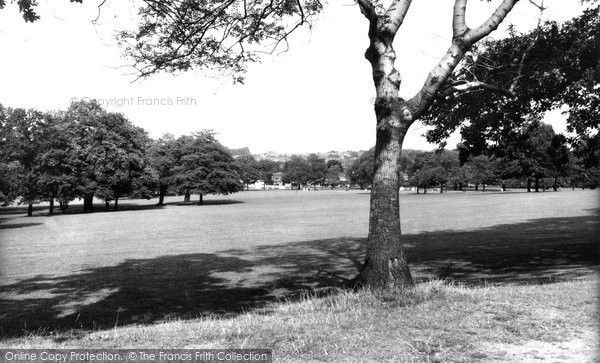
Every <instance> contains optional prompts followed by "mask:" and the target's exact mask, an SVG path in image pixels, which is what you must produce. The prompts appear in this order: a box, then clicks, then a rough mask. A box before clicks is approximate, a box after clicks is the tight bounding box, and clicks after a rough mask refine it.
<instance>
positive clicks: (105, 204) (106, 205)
mask: <svg viewBox="0 0 600 363" xmlns="http://www.w3.org/2000/svg"><path fill="white" fill-rule="evenodd" d="M104 210H105V211H107V212H108V211H109V210H110V202H109V201H108V200H105V201H104Z"/></svg>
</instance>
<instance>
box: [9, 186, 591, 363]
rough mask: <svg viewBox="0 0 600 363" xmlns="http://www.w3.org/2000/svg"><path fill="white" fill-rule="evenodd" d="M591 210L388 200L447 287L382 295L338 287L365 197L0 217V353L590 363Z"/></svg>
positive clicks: (409, 240)
mask: <svg viewBox="0 0 600 363" xmlns="http://www.w3.org/2000/svg"><path fill="white" fill-rule="evenodd" d="M599 196H600V193H598V191H561V192H557V193H554V192H546V193H522V192H515V193H510V192H508V193H475V192H473V193H466V194H463V193H452V192H450V193H446V194H443V195H440V194H427V195H422V194H421V195H416V194H403V195H402V198H401V213H402V226H403V233H404V242H405V244H406V247H407V253H408V258H409V262H410V263H411V268H412V271H413V273H414V275H415V277H417V280H418V281H428V280H429V279H431V278H437V279H445V281H446V283H441V282H439V281H435V280H434V281H433V282H429V283H424V284H422V285H420V286H419V287H418V288H417V289H416V290H415V291H414V292H412V293H410V294H409V295H406V294H405V293H401V294H396V295H394V294H391V295H390V296H378V295H377V294H373V293H370V292H368V291H367V292H365V291H362V292H350V291H348V290H339V289H345V288H347V287H348V284H349V282H350V280H351V279H352V278H353V277H354V276H355V275H356V274H357V272H358V270H359V269H360V266H361V264H362V260H363V257H364V249H365V237H366V233H367V227H368V226H367V217H368V208H369V207H368V202H369V194H368V193H361V192H355V191H349V192H344V191H321V192H316V191H312V192H303V191H300V192H295V191H293V192H292V191H273V192H244V193H239V194H236V195H233V196H228V197H209V198H208V199H207V201H206V202H207V203H206V205H204V206H196V205H183V204H181V203H179V201H180V199H179V198H172V199H170V200H168V202H169V203H168V205H167V206H165V207H163V208H158V207H156V206H154V205H153V203H156V201H131V202H129V203H128V202H126V201H125V202H124V203H122V205H121V206H122V210H121V211H118V212H96V213H91V214H81V213H76V212H77V207H73V208H72V209H71V211H70V212H69V213H67V214H65V215H60V214H59V215H55V216H52V217H48V216H46V215H45V214H44V213H45V211H42V210H39V211H36V213H35V215H34V217H31V218H27V217H24V216H23V215H24V210H23V209H18V208H12V209H6V208H5V209H0V335H2V336H3V337H4V340H3V343H0V345H4V346H35V345H36V344H42V345H44V346H64V345H65V344H66V346H82V347H83V346H111V347H112V346H121V347H131V346H138V345H140V344H142V345H144V346H152V344H154V346H156V345H158V346H163V347H164V346H173V347H182V346H221V347H222V346H225V347H239V346H255V347H256V346H260V347H263V346H264V347H270V348H273V349H275V353H276V357H278V358H280V359H283V360H286V359H289V360H303V359H318V358H319V357H327V358H324V359H334V360H355V359H357V358H360V356H361V354H367V352H369V351H371V352H373V353H372V354H373V355H372V356H363V358H365V359H390V357H417V358H423V357H426V356H431V357H434V358H435V357H437V358H436V359H442V360H443V361H445V360H448V358H450V359H451V360H461V359H462V360H472V359H476V358H477V357H478V355H479V358H481V359H484V358H486V357H487V358H489V359H492V360H493V359H498V360H520V358H522V357H528V356H527V354H529V350H527V349H525V350H524V351H523V352H521V353H522V354H521V353H518V352H517V353H518V354H521V355H518V354H517V353H515V352H516V351H518V349H517V348H519V349H522V350H523V349H524V348H523V344H524V343H523V342H529V343H527V344H534V345H533V346H532V348H531V349H530V350H533V351H538V352H541V351H544V350H545V348H547V349H550V350H552V349H554V348H556V347H559V348H556V349H555V350H554V353H555V356H553V358H554V359H558V360H560V359H562V358H561V356H563V358H564V357H567V358H568V357H569V352H567V353H565V352H563V351H561V350H560V349H562V348H560V344H559V343H561V342H562V343H564V342H569V341H572V342H571V343H570V346H574V347H577V346H578V345H577V344H579V345H582V344H583V345H584V346H585V348H586V349H583V351H584V353H585V354H587V355H585V354H584V355H583V356H581V357H580V358H582V357H589V356H590V354H592V352H593V350H594V347H593V346H589V344H588V343H586V342H587V341H588V340H589V341H594V340H595V339H594V338H595V334H597V330H596V327H595V324H594V323H595V322H596V320H593V319H597V318H598V314H597V313H598V301H597V300H598V299H597V296H596V295H597V294H596V292H597V289H596V287H597V281H598V278H597V267H598V262H599V261H598V251H599V250H598V248H599V244H598V235H599V233H598V232H600V224H599V223H598V222H599V219H598V215H599V213H598V212H599V209H598V207H599V204H598V199H599ZM451 281H455V282H456V283H460V284H464V285H453V284H451V283H449V282H451ZM490 284H492V285H494V286H493V287H492V286H491V285H490ZM307 290H309V291H312V294H313V295H311V297H310V298H306V297H304V298H300V300H299V301H298V299H299V296H300V297H301V296H304V295H303V294H305V291H307ZM290 299H291V300H290ZM282 300H283V302H281V301H282ZM448 311H450V313H444V312H448ZM158 323H162V324H158ZM361 326H362V327H363V328H364V329H363V330H364V331H362V332H361ZM115 327H117V329H115ZM244 329H251V331H252V332H253V334H251V335H247V334H246V333H243V334H242V331H243V330H244ZM397 330H398V331H397ZM236 331H237V332H238V333H235V332H236ZM107 332H110V334H109V333H107ZM277 332H279V333H280V334H281V336H282V338H279V336H278V335H275V334H277ZM365 332H366V333H368V334H367V335H366V336H365ZM386 333H387V334H388V337H387V338H386ZM390 333H391V335H389V334H390ZM115 334H116V335H115ZM244 334H246V335H244ZM561 334H562V335H561ZM281 339H283V340H281ZM286 339H287V340H286ZM415 339H416V340H415ZM590 339H591V340H590ZM397 341H402V342H406V343H407V344H400V345H398V344H397ZM143 342H144V343H143ZM419 342H420V343H419ZM486 342H487V343H486ZM531 342H533V343H531ZM251 343H252V344H251ZM562 343H561V344H562ZM436 344H437V345H436ZM535 344H538V345H539V344H542V345H541V346H538V345H535ZM543 344H550V345H551V346H552V347H553V348H551V347H550V346H546V347H545V348H544V346H543ZM511 345H512V348H511ZM352 347H355V348H356V349H353V348H352ZM461 347H462V348H461ZM515 347H516V348H515ZM361 349H362V350H361ZM579 350H580V351H582V349H579ZM573 352H574V350H573ZM573 352H571V353H573ZM554 353H553V354H554ZM353 354H357V355H353ZM482 354H483V355H482ZM514 354H517V355H515V356H513V355H514ZM540 354H542V353H540ZM565 354H566V355H565ZM573 354H574V353H573ZM440 357H441V358H440ZM532 357H533V358H535V356H532ZM454 358H456V359H454Z"/></svg>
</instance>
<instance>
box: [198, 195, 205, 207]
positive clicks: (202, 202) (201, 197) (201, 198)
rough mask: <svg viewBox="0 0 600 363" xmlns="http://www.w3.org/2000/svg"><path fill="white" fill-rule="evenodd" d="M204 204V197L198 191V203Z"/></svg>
mask: <svg viewBox="0 0 600 363" xmlns="http://www.w3.org/2000/svg"><path fill="white" fill-rule="evenodd" d="M202 204H204V198H203V196H202V193H200V198H198V205H202Z"/></svg>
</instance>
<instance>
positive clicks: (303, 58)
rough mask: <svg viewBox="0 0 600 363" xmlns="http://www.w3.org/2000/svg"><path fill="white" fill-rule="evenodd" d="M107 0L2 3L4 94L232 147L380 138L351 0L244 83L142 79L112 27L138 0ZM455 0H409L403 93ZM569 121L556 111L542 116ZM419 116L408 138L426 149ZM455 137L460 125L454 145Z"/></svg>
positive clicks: (513, 18) (197, 74) (329, 10)
mask: <svg viewBox="0 0 600 363" xmlns="http://www.w3.org/2000/svg"><path fill="white" fill-rule="evenodd" d="M100 2H101V1H100V0H86V1H84V4H83V5H80V4H70V3H69V2H68V0H40V1H39V4H40V6H39V12H40V14H41V16H42V18H41V20H39V21H38V22H36V23H34V24H29V23H27V24H26V23H24V22H23V21H22V19H21V17H20V16H19V14H17V9H16V5H14V4H13V5H9V6H7V8H6V9H4V10H2V11H0V49H1V50H2V55H3V56H2V58H0V59H1V60H0V65H1V66H0V103H2V104H3V105H4V106H5V107H13V108H15V107H23V108H37V109H39V110H42V111H49V110H58V109H66V108H68V106H69V103H70V102H72V101H74V100H80V99H97V100H98V102H100V103H101V104H103V105H104V106H105V108H106V109H108V110H109V111H113V112H121V113H123V114H125V115H126V116H127V117H128V118H129V119H130V120H131V121H132V122H133V123H134V124H135V125H137V126H141V127H143V128H144V129H146V130H147V131H148V132H149V134H150V136H152V137H155V138H156V137H159V136H161V135H162V134H165V133H171V134H174V135H175V136H178V135H181V134H187V133H190V132H192V131H195V130H201V129H213V130H215V131H216V132H217V134H218V136H217V137H218V139H219V140H220V141H221V142H222V143H223V144H224V145H226V146H228V147H231V148H236V147H244V146H248V147H249V148H250V150H251V151H252V152H253V153H263V152H266V151H275V152H278V153H307V152H325V151H329V150H366V149H369V148H370V147H372V146H373V145H374V144H375V115H374V112H373V105H372V101H373V97H374V87H373V81H372V78H371V69H370V65H369V64H368V62H367V61H366V60H365V59H364V56H363V54H364V52H365V50H366V48H367V46H368V37H367V30H368V29H367V28H368V24H367V22H366V20H365V19H364V17H363V16H362V14H361V13H360V11H359V9H358V7H357V5H356V4H355V3H354V1H352V0H341V1H335V0H332V1H329V3H328V4H326V5H325V9H324V11H323V13H322V14H321V15H320V16H319V18H318V19H317V21H316V22H315V24H314V27H313V29H312V30H310V31H309V30H304V31H301V32H299V33H296V34H294V35H293V37H292V38H291V40H290V50H289V51H288V52H286V53H282V54H278V55H276V56H269V57H265V58H263V61H262V62H261V63H258V64H252V65H251V66H250V67H249V70H248V73H247V75H246V81H245V84H243V85H239V84H237V85H233V84H232V80H231V78H228V77H221V78H217V77H215V76H214V75H211V74H207V73H206V72H203V71H200V70H196V71H191V72H186V73H180V74H158V75H154V76H152V77H150V78H147V79H144V80H139V81H136V82H134V80H135V79H136V76H135V74H134V73H133V70H132V68H131V67H129V66H128V64H130V61H129V60H127V59H124V58H123V57H122V49H121V48H119V46H118V44H117V42H116V40H115V34H116V32H117V31H119V30H123V29H130V28H132V27H134V26H135V18H136V14H137V10H136V3H139V2H136V1H124V0H107V1H106V3H105V5H104V6H103V7H102V9H101V12H100V16H99V18H98V21H97V22H96V23H95V24H94V23H93V20H94V19H96V18H97V17H98V9H97V5H98V4H99V3H100ZM498 3H499V1H498V0H494V1H492V2H491V3H487V2H483V1H471V2H469V5H468V7H467V24H468V25H469V26H470V27H476V26H478V25H479V24H480V23H481V22H483V21H484V20H485V19H486V18H487V17H488V16H489V15H490V14H491V13H492V11H493V7H494V6H497V4H498ZM452 4H453V1H441V0H419V1H413V5H412V6H411V8H410V10H409V13H408V15H407V17H406V20H405V23H404V25H403V26H402V28H401V30H400V32H399V33H398V35H397V37H396V40H395V48H396V53H397V56H398V59H397V61H396V65H397V68H398V69H399V70H400V72H401V75H402V79H403V82H402V88H401V96H404V97H410V96H412V94H414V93H415V92H416V91H417V90H418V89H419V88H420V86H421V84H422V83H423V81H424V80H425V77H426V76H427V73H428V72H429V70H430V69H431V68H432V67H433V66H434V65H435V64H436V63H437V61H438V60H439V58H441V56H442V55H443V54H444V52H445V51H446V49H447V48H448V46H449V42H450V38H451V22H452V13H451V9H452ZM546 4H547V5H548V10H547V11H546V12H545V13H544V19H553V20H558V21H564V20H568V19H570V18H572V17H574V16H576V15H577V14H578V13H579V12H580V11H581V8H580V6H579V2H578V1H576V0H546ZM537 16H538V12H537V10H536V9H535V8H534V7H533V6H532V5H531V4H529V3H528V2H527V1H520V2H519V3H518V4H517V5H516V6H515V9H514V10H513V11H512V12H511V13H510V14H509V16H508V17H507V19H506V20H505V22H504V23H503V24H502V25H501V27H500V28H499V29H498V31H496V32H494V33H492V34H491V37H492V38H496V39H497V38H501V37H503V36H504V35H505V34H506V28H507V26H508V24H514V25H516V26H517V29H518V30H519V31H527V30H529V29H531V28H532V27H534V26H535V24H536V23H537ZM546 120H547V122H549V123H551V124H552V125H553V127H554V128H555V131H557V132H564V130H565V126H564V120H563V117H562V116H561V114H560V112H553V113H552V114H550V115H549V116H548V117H547V118H546ZM425 131H426V129H425V128H424V127H423V126H422V125H420V124H418V123H415V124H414V125H413V126H412V127H411V129H410V130H409V133H408V134H407V136H406V138H405V141H404V148H405V149H423V150H430V149H433V148H435V145H431V144H428V143H427V142H426V140H425V138H424V137H423V136H422V135H423V133H424V132H425ZM459 140H460V137H459V136H458V135H457V134H455V135H453V136H452V137H451V138H450V140H449V142H448V146H449V147H453V146H454V145H456V143H457V142H458V141H459Z"/></svg>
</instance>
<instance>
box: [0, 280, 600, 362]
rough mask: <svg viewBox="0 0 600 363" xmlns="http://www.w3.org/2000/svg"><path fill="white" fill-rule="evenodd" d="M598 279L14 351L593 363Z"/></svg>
mask: <svg viewBox="0 0 600 363" xmlns="http://www.w3.org/2000/svg"><path fill="white" fill-rule="evenodd" d="M599 282H600V279H599V278H598V276H597V275H596V274H593V275H588V276H587V277H584V278H581V279H577V280H572V281H563V282H557V283H548V284H532V285H518V286H507V285H504V286H480V287H466V286H462V285H457V284H452V283H446V282H443V281H440V280H433V281H429V282H426V283H421V284H419V285H418V286H417V287H416V288H415V289H414V290H413V291H410V292H400V291H396V292H388V293H375V292H371V291H358V292H354V291H347V290H337V291H332V292H331V293H328V294H326V295H324V296H320V297H319V296H311V295H305V296H302V297H300V298H297V299H294V300H287V301H281V302H278V303H274V304H271V305H269V306H268V307H266V308H264V309H260V310H254V311H253V312H248V313H244V314H241V315H238V316H235V317H231V318H225V317H219V318H216V317H201V318H197V319H192V320H174V321H168V322H164V323H160V324H153V325H130V326H127V327H116V328H114V329H109V330H100V331H94V332H85V333H83V332H80V331H72V332H62V333H59V334H57V335H53V334H49V335H48V334H47V333H48V332H45V333H46V335H40V334H39V332H32V333H31V334H29V335H26V336H23V337H20V338H13V339H9V340H5V341H2V342H0V347H11V348H34V347H35V348H40V347H44V348H50V347H52V348H62V347H64V348H67V347H77V348H101V347H102V348H131V347H136V348H159V347H160V348H270V349H273V351H274V358H275V360H276V361H307V360H328V361H384V360H395V361H403V360H404V361H429V362H436V361H439V362H448V361H479V360H483V361H515V362H521V361H535V360H537V359H549V360H551V361H575V362H594V361H597V359H598V358H599V357H600V355H599V353H598V343H597V342H598V321H599V319H598V318H599V316H598V315H599V314H598V313H599V311H598V306H599V305H598V283H599Z"/></svg>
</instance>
